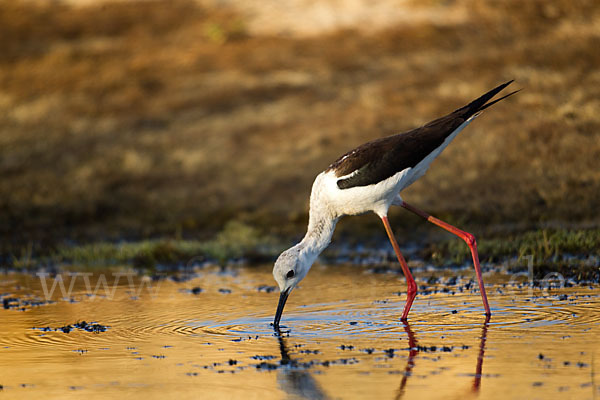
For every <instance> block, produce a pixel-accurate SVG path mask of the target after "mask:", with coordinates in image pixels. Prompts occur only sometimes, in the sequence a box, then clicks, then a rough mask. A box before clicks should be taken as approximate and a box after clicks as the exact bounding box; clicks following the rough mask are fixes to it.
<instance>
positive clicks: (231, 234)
mask: <svg viewBox="0 0 600 400" xmlns="http://www.w3.org/2000/svg"><path fill="white" fill-rule="evenodd" d="M280 250H281V247H280V246H279V245H278V244H277V242H276V241H275V240H274V238H272V237H271V236H267V235H263V234H261V233H260V232H259V231H258V230H257V229H255V228H253V227H251V226H248V225H245V224H243V223H240V222H237V221H232V222H229V223H227V224H226V225H225V227H224V229H223V230H222V231H221V232H220V233H218V234H217V235H216V236H215V237H214V238H213V239H211V240H207V241H199V240H177V239H153V240H143V241H138V242H119V243H114V242H96V243H90V244H84V245H80V246H63V247H59V248H58V249H57V251H56V253H55V254H53V255H52V256H50V257H49V258H50V259H51V260H52V261H53V262H57V263H70V264H77V265H82V266H107V265H115V264H133V265H134V266H136V267H141V268H154V267H156V266H157V265H159V264H165V265H169V264H182V263H183V264H186V263H190V262H194V261H204V260H212V261H214V262H216V263H218V264H220V265H225V264H226V263H227V262H228V261H230V260H235V259H240V258H246V259H249V260H250V261H264V260H266V259H270V258H272V257H274V256H276V255H277V254H278V251H280ZM25 261H26V260H24V259H22V258H15V260H14V262H13V266H15V267H24V266H25V265H26V264H27V265H31V266H33V265H35V263H31V262H27V263H26V262H25Z"/></svg>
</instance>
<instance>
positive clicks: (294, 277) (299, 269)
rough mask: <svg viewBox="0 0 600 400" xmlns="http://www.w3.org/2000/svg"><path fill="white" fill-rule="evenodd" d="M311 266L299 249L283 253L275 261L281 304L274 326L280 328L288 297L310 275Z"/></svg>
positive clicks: (274, 272) (278, 307) (293, 248)
mask: <svg viewBox="0 0 600 400" xmlns="http://www.w3.org/2000/svg"><path fill="white" fill-rule="evenodd" d="M309 269H310V265H309V262H308V260H305V259H304V258H303V257H302V256H301V252H300V250H299V249H298V248H296V247H292V248H291V249H288V250H286V251H284V252H283V253H281V255H280V256H279V257H278V258H277V261H275V266H274V267H273V277H274V278H275V281H277V284H278V285H279V304H278V305H277V312H276V313H275V320H274V321H273V326H274V327H275V328H278V327H279V320H280V319H281V314H282V313H283V307H284V306H285V302H286V301H287V298H288V296H289V295H290V293H291V292H292V290H293V289H294V288H295V287H296V285H297V284H298V282H300V281H301V280H302V279H303V278H304V277H305V276H306V274H307V273H308V270H309Z"/></svg>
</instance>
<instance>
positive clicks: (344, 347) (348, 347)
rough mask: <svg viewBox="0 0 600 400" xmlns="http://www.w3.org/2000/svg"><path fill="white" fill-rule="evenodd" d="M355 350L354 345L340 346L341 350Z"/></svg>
mask: <svg viewBox="0 0 600 400" xmlns="http://www.w3.org/2000/svg"><path fill="white" fill-rule="evenodd" d="M353 348H354V346H352V345H345V344H343V345H341V346H340V349H342V350H352V349H353Z"/></svg>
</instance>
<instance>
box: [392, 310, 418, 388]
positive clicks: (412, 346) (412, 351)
mask: <svg viewBox="0 0 600 400" xmlns="http://www.w3.org/2000/svg"><path fill="white" fill-rule="evenodd" d="M404 331H405V332H406V334H407V335H408V346H409V347H408V360H407V361H406V368H404V376H403V377H402V381H401V382H400V387H399V388H398V393H397V394H396V399H401V398H402V397H403V396H404V388H405V387H406V382H408V377H409V376H411V375H412V369H413V367H414V366H415V356H416V355H417V354H419V349H418V347H417V339H416V338H415V334H414V332H413V331H412V329H411V328H410V324H409V323H408V321H405V322H404Z"/></svg>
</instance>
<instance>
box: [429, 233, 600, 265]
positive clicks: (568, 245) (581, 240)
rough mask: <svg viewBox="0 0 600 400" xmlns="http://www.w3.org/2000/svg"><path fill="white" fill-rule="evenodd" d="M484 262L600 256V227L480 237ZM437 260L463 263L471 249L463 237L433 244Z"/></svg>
mask: <svg viewBox="0 0 600 400" xmlns="http://www.w3.org/2000/svg"><path fill="white" fill-rule="evenodd" d="M477 247H478V249H479V256H480V258H481V261H489V262H498V261H502V260H506V259H514V258H516V259H517V262H525V261H527V260H528V259H529V257H532V261H533V263H534V265H535V266H540V265H549V264H561V263H565V262H566V261H567V260H568V261H569V262H570V263H573V262H574V261H575V262H577V261H578V260H579V261H581V262H586V263H589V258H590V257H592V258H595V259H596V263H598V260H599V259H600V250H599V249H600V229H598V228H596V229H578V230H568V229H540V230H535V231H529V232H524V233H518V234H511V235H507V236H502V237H493V238H487V237H480V238H477ZM427 252H429V254H430V256H431V258H432V259H433V260H434V262H436V263H438V264H444V263H446V262H448V261H451V262H453V263H462V262H465V261H467V260H468V259H470V257H471V254H470V252H469V248H468V247H467V246H466V245H465V243H464V242H463V241H461V240H456V239H453V240H448V241H445V242H442V243H438V244H434V245H432V246H431V247H430V248H429V249H428V251H427Z"/></svg>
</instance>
